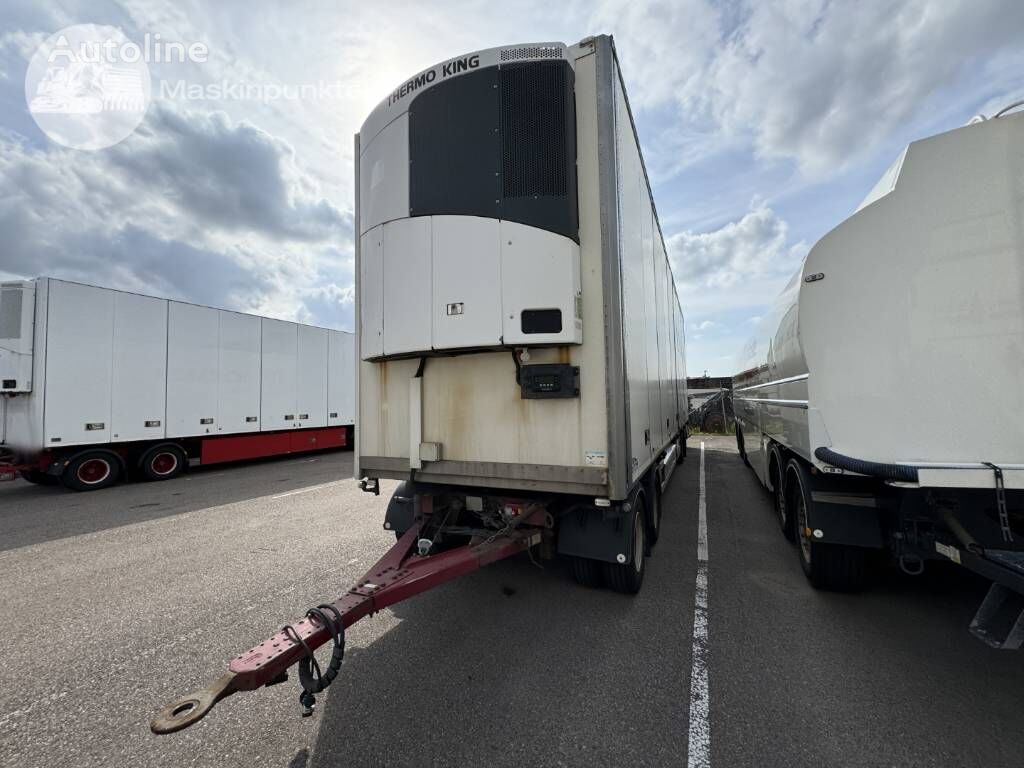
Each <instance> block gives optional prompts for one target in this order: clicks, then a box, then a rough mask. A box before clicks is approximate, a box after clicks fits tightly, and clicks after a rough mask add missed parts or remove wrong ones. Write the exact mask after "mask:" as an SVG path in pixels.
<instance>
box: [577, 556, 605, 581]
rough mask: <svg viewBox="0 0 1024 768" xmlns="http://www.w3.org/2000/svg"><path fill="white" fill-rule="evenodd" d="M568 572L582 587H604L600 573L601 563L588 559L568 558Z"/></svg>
mask: <svg viewBox="0 0 1024 768" xmlns="http://www.w3.org/2000/svg"><path fill="white" fill-rule="evenodd" d="M569 570H570V571H571V572H572V577H573V579H575V581H576V583H577V584H579V585H581V586H584V587H601V586H604V577H603V575H602V573H601V562H600V561H599V560H591V559H590V558H589V557H570V558H569Z"/></svg>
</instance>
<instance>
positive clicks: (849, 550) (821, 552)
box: [786, 459, 870, 592]
mask: <svg viewBox="0 0 1024 768" xmlns="http://www.w3.org/2000/svg"><path fill="white" fill-rule="evenodd" d="M786 478H787V482H786V490H787V496H788V499H789V504H790V509H792V514H793V518H794V519H793V522H794V523H795V525H796V541H797V548H796V549H797V554H798V556H799V558H800V567H801V568H802V569H803V572H804V575H805V576H806V577H807V579H808V580H809V581H810V582H811V584H812V585H813V586H814V587H815V588H816V589H824V590H829V591H835V592H853V591H857V590H860V589H863V588H864V587H865V586H866V585H867V582H868V578H869V572H868V557H869V555H870V552H869V551H868V550H866V549H864V548H862V547H850V546H845V545H842V544H822V543H819V542H816V541H814V533H813V530H812V529H811V527H810V525H809V521H810V517H809V514H808V513H809V510H811V509H812V507H811V505H812V504H813V503H814V502H813V501H812V500H811V498H810V486H809V483H808V479H807V473H806V471H805V470H804V468H803V467H802V466H801V464H800V462H799V461H797V460H796V459H790V460H789V464H788V465H787V467H786Z"/></svg>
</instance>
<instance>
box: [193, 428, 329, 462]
mask: <svg viewBox="0 0 1024 768" xmlns="http://www.w3.org/2000/svg"><path fill="white" fill-rule="evenodd" d="M347 445H348V427H325V428H323V429H294V430H289V431H286V432H257V433H255V434H251V435H228V436H225V437H209V438H205V439H204V440H203V441H202V443H201V445H200V449H199V461H200V463H201V464H220V463H222V462H225V461H243V460H245V459H258V458H262V457H264V456H283V455H285V454H289V453H305V452H307V451H323V450H327V449H328V448H344V447H345V446H347Z"/></svg>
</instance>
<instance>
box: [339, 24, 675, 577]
mask: <svg viewBox="0 0 1024 768" xmlns="http://www.w3.org/2000/svg"><path fill="white" fill-rule="evenodd" d="M355 155H356V158H357V162H356V189H357V190H358V198H357V206H356V226H357V235H358V243H357V252H356V254H357V255H356V262H357V313H356V314H357V331H356V332H357V342H358V345H359V354H358V357H359V372H358V385H357V389H358V400H359V413H358V416H357V426H356V448H357V451H356V452H357V457H356V476H357V477H358V478H360V479H361V480H362V481H363V484H364V486H365V487H366V488H367V489H369V490H371V491H376V490H377V488H378V484H377V480H378V479H379V478H392V479H400V480H405V481H408V482H407V484H406V485H404V486H401V487H400V490H399V492H398V493H397V494H396V497H395V499H394V500H393V502H392V504H391V505H390V506H389V510H388V517H387V520H386V523H385V525H386V527H389V528H392V529H394V530H395V531H396V532H398V533H399V534H400V533H401V532H403V531H404V530H407V529H408V528H409V527H410V526H411V524H412V521H413V519H414V518H415V519H421V518H422V517H423V516H424V515H426V514H427V512H426V511H425V510H426V509H427V508H428V507H430V508H432V509H434V510H435V513H434V514H435V516H437V517H438V518H442V517H444V515H442V514H441V513H440V512H438V511H437V510H441V509H443V510H447V514H448V518H447V519H448V520H449V523H451V522H452V521H454V520H455V519H456V518H457V519H458V521H459V525H458V526H457V527H458V528H459V529H460V530H462V531H463V532H465V531H466V530H469V529H471V528H473V526H477V527H478V528H480V527H482V529H486V528H487V527H488V526H492V527H493V526H498V525H504V524H507V523H508V522H509V518H508V515H507V514H506V513H505V512H504V511H503V510H515V509H520V508H525V507H522V506H521V505H525V504H527V503H528V502H529V503H531V504H534V506H537V505H540V506H542V507H543V508H544V510H545V513H546V514H547V515H548V518H547V519H548V521H549V523H550V524H549V526H548V533H549V536H548V544H549V546H548V547H547V549H548V550H551V551H554V550H557V551H558V552H560V553H562V554H565V555H568V556H571V557H572V558H573V563H574V570H575V573H576V574H577V576H578V577H579V578H580V579H581V580H583V581H587V582H591V583H592V582H595V581H597V580H598V579H599V578H600V577H601V574H602V572H603V573H604V575H606V576H607V578H608V580H609V582H610V583H611V585H612V586H614V587H617V588H620V589H623V590H624V591H635V590H636V589H639V584H640V581H641V580H642V576H643V558H644V552H645V550H649V547H650V545H651V544H652V543H653V541H654V540H655V539H656V537H657V531H658V525H659V521H660V504H659V497H660V492H661V489H662V487H663V486H664V484H665V483H667V481H668V478H669V476H670V474H671V472H672V469H673V468H674V466H675V465H676V462H677V461H678V460H679V459H680V457H681V455H682V454H683V453H684V452H685V437H686V434H685V433H686V415H687V408H686V372H685V343H684V336H683V315H682V311H681V308H680V304H679V301H678V298H677V295H676V290H675V284H674V280H673V276H672V268H671V265H670V263H669V260H668V257H667V255H666V251H665V244H664V240H663V237H662V233H661V227H660V225H659V222H658V216H657V212H656V209H655V206H654V201H653V199H652V195H651V190H650V184H649V180H648V177H647V173H646V170H645V168H644V163H643V156H642V153H641V151H640V146H639V141H638V138H637V134H636V129H635V126H634V122H633V117H632V113H631V111H630V107H629V100H628V98H627V97H626V91H625V87H624V85H623V79H622V75H621V72H620V69H619V64H618V61H617V58H616V55H615V51H614V46H613V43H612V39H611V38H610V37H608V36H600V37H594V38H588V39H586V40H584V41H583V42H581V43H579V44H578V45H573V46H567V45H565V44H563V43H538V44H530V45H515V46H508V47H501V48H492V49H488V50H484V51H478V52H476V53H472V54H468V55H465V56H460V57H458V58H455V59H451V60H449V61H446V62H442V63H441V64H438V65H437V66H435V67H432V68H430V69H427V70H425V71H423V72H421V73H419V74H417V75H415V76H414V77H412V78H410V79H409V80H408V81H407V82H405V83H403V84H402V85H401V86H400V87H399V88H397V89H396V90H395V91H394V92H393V93H392V94H391V95H389V96H388V97H387V98H386V99H385V100H384V101H383V102H381V104H380V105H379V106H378V107H377V108H376V109H375V110H374V111H373V112H372V113H371V114H370V116H369V117H368V118H367V119H366V122H365V123H364V124H363V126H362V128H361V130H360V132H359V134H358V135H357V136H356V152H355ZM427 499H429V502H428V501H427ZM509 499H516V500H518V501H516V502H515V503H512V502H511V501H509ZM516 504H519V505H520V506H516ZM502 521H504V522H502ZM467 526H468V527H467ZM435 536H436V537H437V539H438V540H439V539H440V538H443V536H444V532H443V531H441V532H438V531H435ZM428 549H429V547H428ZM599 566H600V567H599Z"/></svg>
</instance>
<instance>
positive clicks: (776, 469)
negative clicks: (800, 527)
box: [768, 445, 799, 541]
mask: <svg viewBox="0 0 1024 768" xmlns="http://www.w3.org/2000/svg"><path fill="white" fill-rule="evenodd" d="M791 461H796V459H791ZM797 464H799V462H797ZM785 466H786V463H785V461H784V460H783V457H782V451H780V450H779V447H778V446H777V445H773V446H772V450H771V455H770V456H769V457H768V479H769V480H770V481H771V484H772V505H773V506H774V508H775V520H776V522H778V524H779V530H780V531H782V536H783V538H785V539H786V541H796V524H795V523H794V522H793V505H792V503H791V500H790V498H789V496H788V493H789V489H788V486H787V475H786V474H785V470H784V469H783V468H784V467H785Z"/></svg>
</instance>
